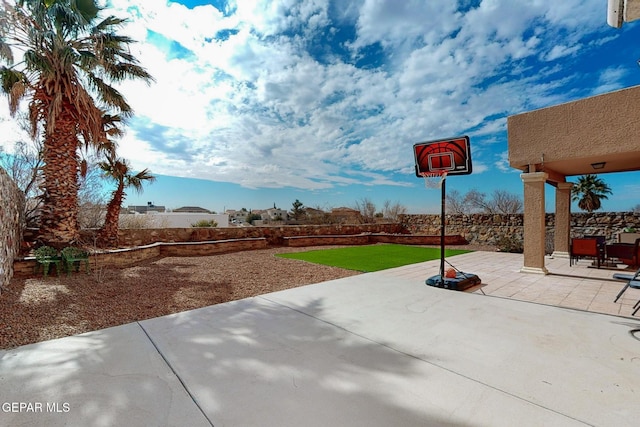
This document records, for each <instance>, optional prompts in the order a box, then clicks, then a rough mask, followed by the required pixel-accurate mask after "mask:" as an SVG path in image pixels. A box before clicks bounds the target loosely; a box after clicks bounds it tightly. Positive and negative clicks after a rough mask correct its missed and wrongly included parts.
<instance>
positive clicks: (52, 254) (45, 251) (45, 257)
mask: <svg viewBox="0 0 640 427" xmlns="http://www.w3.org/2000/svg"><path fill="white" fill-rule="evenodd" d="M34 255H35V257H36V264H35V267H34V272H35V273H36V274H37V273H38V270H39V267H40V266H42V275H43V276H44V277H47V276H48V275H49V268H50V267H51V265H54V266H55V267H56V273H57V274H58V276H60V267H61V266H62V258H61V257H60V255H59V254H58V250H57V249H55V248H52V247H51V246H40V247H39V248H38V249H36V250H35V251H34Z"/></svg>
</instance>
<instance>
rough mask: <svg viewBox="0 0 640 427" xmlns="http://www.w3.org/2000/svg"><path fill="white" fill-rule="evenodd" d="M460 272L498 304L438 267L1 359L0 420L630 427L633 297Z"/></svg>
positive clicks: (581, 277)
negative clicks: (446, 280)
mask: <svg viewBox="0 0 640 427" xmlns="http://www.w3.org/2000/svg"><path fill="white" fill-rule="evenodd" d="M449 261H451V262H452V263H453V264H454V265H455V266H456V267H458V268H459V269H461V270H463V271H467V272H473V273H476V274H478V275H479V276H480V277H481V278H482V280H483V282H484V283H485V284H486V286H484V288H483V290H484V292H485V293H487V294H488V295H487V296H485V295H482V294H481V293H480V292H475V293H464V292H454V291H448V290H444V289H436V288H431V287H428V286H425V285H424V279H425V278H426V276H430V275H433V274H435V273H436V272H437V266H438V261H430V262H426V263H420V264H415V265H410V266H405V267H400V268H396V269H390V270H386V271H381V272H377V273H367V274H362V275H359V276H353V277H350V278H345V279H339V280H333V281H329V282H323V283H318V284H315V285H309V286H304V287H300V288H295V289H289V290H286V291H281V292H276V293H271V294H266V295H262V296H259V297H255V298H249V299H245V300H240V301H235V302H231V303H226V304H219V305H215V306H210V307H205V308H202V309H198V310H192V311H188V312H183V313H178V314H175V315H170V316H165V317H161V318H155V319H150V320H146V321H141V322H136V323H131V324H128V325H123V326H118V327H114V328H109V329H104V330H100V331H94V332H90V333H87V334H82V335H79V336H74V337H68V338H62V339H58V340H52V341H47V342H42V343H37V344H32V345H28V346H24V347H19V348H16V349H11V350H6V351H0V384H1V385H0V404H1V405H2V406H1V407H0V425H35V426H38V425H52V426H62V425H69V426H89V425H91V426H112V425H127V426H149V425H153V426H155V425H172V426H174V425H175V426H185V425H189V426H198V425H205V426H211V425H215V426H327V425H333V426H360V425H361V426H389V425H396V426H513V425H518V426H541V425H553V426H587V425H591V426H594V425H595V426H612V425H615V426H632V425H636V424H637V420H638V419H640V407H639V406H638V405H636V404H635V401H636V399H637V392H638V390H640V358H639V357H638V354H639V353H640V341H639V340H638V338H640V337H639V336H638V333H637V330H638V329H639V328H640V319H636V318H631V317H626V316H629V314H630V312H631V306H632V305H633V304H634V303H635V299H637V298H640V295H637V293H636V292H637V291H636V290H630V291H628V292H627V294H628V295H625V298H624V299H623V300H621V302H620V303H618V304H612V301H613V298H614V296H615V294H616V293H617V292H618V291H619V289H620V288H621V286H622V283H620V282H617V281H616V282H612V281H610V280H609V278H610V277H611V274H612V273H613V271H610V270H597V269H594V268H588V267H587V265H586V264H580V265H578V266H574V267H569V261H568V259H557V260H556V259H553V260H552V259H548V260H547V262H548V263H547V266H548V268H549V269H550V271H551V272H552V273H553V274H550V275H547V276H540V275H532V274H521V273H518V271H519V269H520V267H521V266H522V256H521V255H517V254H502V253H490V252H474V253H469V254H465V255H460V256H456V257H452V258H450V259H449ZM519 300H520V301H519ZM525 301H526V302H525ZM532 302H533V303H532ZM601 312H609V313H615V314H616V315H611V314H600V313H601ZM29 404H31V406H30V407H29ZM38 404H39V406H38ZM21 408H22V409H21ZM29 408H31V410H29ZM38 408H40V410H37V409H38Z"/></svg>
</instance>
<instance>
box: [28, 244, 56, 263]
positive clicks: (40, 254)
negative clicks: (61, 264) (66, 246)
mask: <svg viewBox="0 0 640 427" xmlns="http://www.w3.org/2000/svg"><path fill="white" fill-rule="evenodd" d="M33 254H34V255H35V257H36V260H38V261H44V260H48V259H51V258H55V257H57V256H58V250H57V249H56V248H52V247H51V246H40V247H39V248H38V249H36V250H35V251H33Z"/></svg>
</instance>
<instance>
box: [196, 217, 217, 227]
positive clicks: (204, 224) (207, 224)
mask: <svg viewBox="0 0 640 427" xmlns="http://www.w3.org/2000/svg"><path fill="white" fill-rule="evenodd" d="M191 226H192V227H194V228H196V227H217V226H218V223H217V222H216V221H215V220H213V219H212V220H206V219H201V220H200V221H198V222H196V223H195V224H191Z"/></svg>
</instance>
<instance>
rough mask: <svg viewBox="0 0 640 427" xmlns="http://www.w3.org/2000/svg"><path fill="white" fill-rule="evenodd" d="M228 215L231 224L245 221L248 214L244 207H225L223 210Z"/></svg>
mask: <svg viewBox="0 0 640 427" xmlns="http://www.w3.org/2000/svg"><path fill="white" fill-rule="evenodd" d="M225 213H226V214H227V215H228V216H229V222H230V223H232V224H242V223H245V222H247V217H248V216H249V211H247V210H246V209H241V210H239V211H236V210H234V209H227V211H226V212H225Z"/></svg>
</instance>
